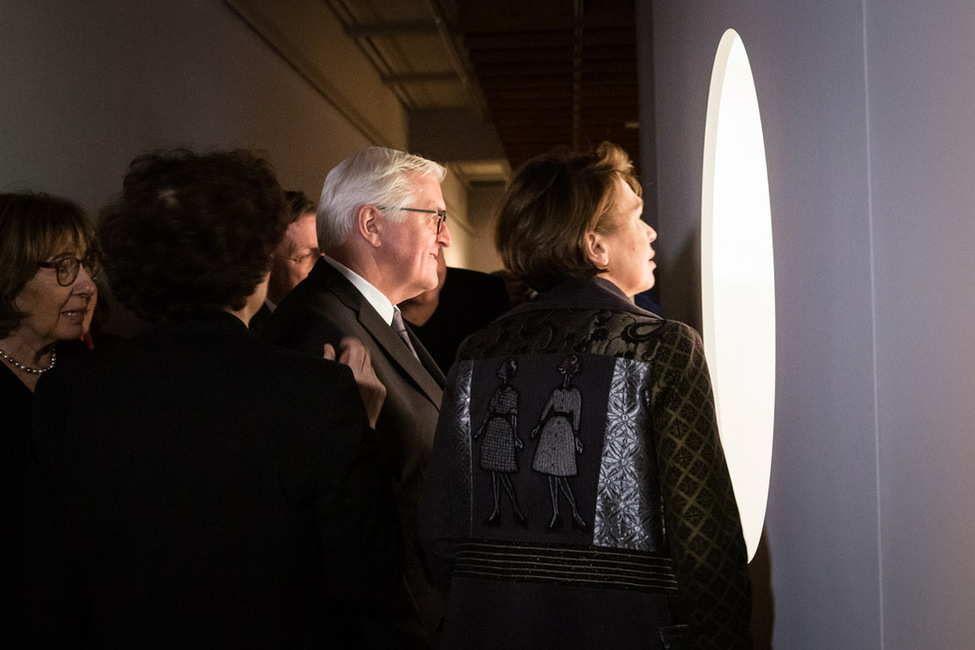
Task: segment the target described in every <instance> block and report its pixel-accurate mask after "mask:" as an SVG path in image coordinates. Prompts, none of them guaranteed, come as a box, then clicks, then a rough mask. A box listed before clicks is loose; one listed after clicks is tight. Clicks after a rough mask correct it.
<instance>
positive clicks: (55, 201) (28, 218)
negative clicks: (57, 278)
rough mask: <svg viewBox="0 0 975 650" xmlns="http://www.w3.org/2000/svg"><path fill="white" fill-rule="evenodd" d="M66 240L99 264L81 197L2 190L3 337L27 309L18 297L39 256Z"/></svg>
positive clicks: (0, 271)
mask: <svg viewBox="0 0 975 650" xmlns="http://www.w3.org/2000/svg"><path fill="white" fill-rule="evenodd" d="M62 246H68V247H74V248H77V250H78V254H79V255H81V256H82V257H83V258H85V259H87V260H88V261H87V262H86V263H89V264H91V265H92V266H94V267H95V269H97V267H98V262H99V257H100V250H99V248H98V242H97V241H96V239H95V226H93V225H92V223H91V221H90V220H89V219H88V215H87V214H85V211H84V210H82V209H81V207H80V206H79V205H78V204H77V203H75V202H74V201H70V200H68V199H65V198H61V197H59V196H51V195H49V194H38V193H34V192H9V193H6V192H5V193H2V194H0V338H2V337H5V336H8V335H9V334H10V332H12V331H14V330H15V329H17V327H18V326H19V325H20V320H21V319H22V318H23V317H24V316H26V315H27V314H25V313H24V312H21V311H20V310H18V309H17V307H16V306H15V305H14V301H15V300H16V298H17V295H18V294H19V293H20V291H21V289H23V288H24V285H25V284H27V282H28V281H29V280H30V279H31V278H33V277H34V275H35V274H36V273H37V268H38V267H37V264H38V262H43V261H45V260H46V259H47V258H48V257H50V256H51V255H54V254H55V253H57V252H58V248H59V247H62ZM88 272H89V274H91V273H93V272H95V271H94V269H92V268H88Z"/></svg>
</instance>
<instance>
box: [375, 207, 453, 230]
mask: <svg viewBox="0 0 975 650" xmlns="http://www.w3.org/2000/svg"><path fill="white" fill-rule="evenodd" d="M376 207H377V208H379V209H380V210H388V209H389V206H385V205H377V206H376ZM400 210H401V211H403V212H425V213H427V214H435V215H437V234H438V235H439V234H440V231H441V230H443V224H444V222H445V221H446V220H447V211H446V210H422V209H420V208H400Z"/></svg>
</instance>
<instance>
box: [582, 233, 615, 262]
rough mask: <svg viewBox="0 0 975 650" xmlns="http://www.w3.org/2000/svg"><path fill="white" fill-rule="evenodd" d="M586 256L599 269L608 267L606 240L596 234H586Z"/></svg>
mask: <svg viewBox="0 0 975 650" xmlns="http://www.w3.org/2000/svg"><path fill="white" fill-rule="evenodd" d="M586 255H587V256H588V257H589V261H590V262H592V263H593V264H595V265H596V266H597V267H599V268H600V269H604V270H605V269H606V268H608V267H609V250H608V249H607V247H606V240H605V239H604V238H603V237H602V235H600V234H599V233H597V232H589V233H586Z"/></svg>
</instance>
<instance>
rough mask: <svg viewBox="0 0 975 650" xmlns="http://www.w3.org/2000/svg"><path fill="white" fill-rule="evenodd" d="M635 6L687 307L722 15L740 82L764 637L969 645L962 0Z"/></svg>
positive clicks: (970, 370) (967, 155) (972, 100)
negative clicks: (765, 502)
mask: <svg viewBox="0 0 975 650" xmlns="http://www.w3.org/2000/svg"><path fill="white" fill-rule="evenodd" d="M639 17H640V19H641V28H642V29H643V30H646V32H647V36H648V37H649V36H650V35H651V30H652V37H653V40H654V50H653V51H654V55H655V61H654V75H655V80H656V84H655V88H654V94H655V97H653V101H654V105H655V107H656V111H657V114H656V131H655V134H654V136H655V138H656V141H657V147H656V151H657V170H658V173H657V183H658V187H657V194H658V217H657V219H658V226H659V227H658V230H659V236H660V238H659V240H658V244H657V248H658V249H659V254H658V259H659V261H660V263H661V264H660V270H659V283H660V292H661V301H662V303H663V306H664V309H665V310H666V312H667V313H668V315H670V316H673V317H676V318H680V319H683V320H686V321H688V322H691V323H693V324H694V325H696V326H700V306H699V300H700V272H699V264H700V244H699V237H700V228H699V219H700V207H701V206H700V201H701V169H702V153H703V135H704V124H705V112H706V107H707V93H708V87H709V82H710V74H711V65H712V63H713V57H714V54H715V50H716V48H717V45H718V42H719V40H720V38H721V35H722V34H723V32H724V30H725V29H727V28H733V29H735V30H736V31H738V32H739V34H740V35H741V37H742V40H743V42H744V45H745V48H746V49H747V51H748V55H749V58H750V60H751V64H752V70H753V74H754V77H755V85H756V90H757V92H758V98H759V104H760V109H761V113H762V124H763V129H764V134H765V143H766V155H767V160H768V170H769V190H770V199H771V210H772V227H773V240H774V246H775V273H776V318H777V332H776V340H777V369H776V372H777V384H776V418H775V442H774V449H773V461H772V481H771V486H770V495H769V509H768V513H767V517H766V530H765V538H764V547H763V548H762V549H761V551H760V554H759V556H758V557H757V558H756V560H755V562H754V563H753V564H754V565H757V566H754V567H753V569H754V570H753V577H754V578H755V589H756V596H757V602H758V603H759V607H758V608H757V609H758V611H757V612H756V617H755V619H756V629H757V631H758V638H759V640H760V641H762V642H763V643H764V644H766V645H767V644H768V641H769V637H770V639H771V642H772V645H774V647H777V648H784V649H787V650H792V649H798V648H849V649H852V650H863V649H870V648H883V649H884V650H892V649H901V648H903V649H916V648H968V647H972V641H971V639H972V638H975V617H972V616H971V615H970V613H969V612H968V611H967V610H970V603H971V602H972V601H973V600H975V554H973V552H972V551H971V546H972V540H973V539H975V507H973V505H972V497H973V496H975V472H972V471H970V469H969V468H970V466H971V465H972V463H973V461H975V436H973V435H972V433H973V429H975V425H973V422H975V400H973V399H972V398H971V393H972V388H973V387H975V342H973V341H972V337H971V336H970V335H969V334H968V332H967V329H968V327H967V318H968V316H969V313H970V312H971V307H970V305H971V304H972V303H973V300H972V299H973V292H975V287H973V282H975V273H973V271H975V268H973V267H975V261H973V260H975V255H973V254H972V250H973V248H975V228H973V227H972V208H973V205H975V200H973V199H975V183H973V182H972V174H973V172H975V142H973V140H975V127H973V126H972V120H973V112H972V109H973V107H975V75H972V74H971V67H972V63H973V62H972V50H973V48H972V45H971V43H972V40H971V34H972V33H975V5H973V4H972V3H962V2H948V1H947V0H936V1H934V2H928V3H916V2H910V1H909V0H886V1H884V0H865V1H864V2H853V1H851V0H821V1H819V2H808V1H803V0H777V1H776V2H771V1H764V2H760V1H747V0H738V1H737V2H734V3H715V2H710V1H702V0H684V1H682V2H675V1H668V0H659V1H657V2H654V3H653V14H652V21H651V20H650V16H649V14H648V12H647V11H645V10H644V11H641V12H640V14H639ZM648 101H649V98H648ZM744 316H745V317H747V315H744Z"/></svg>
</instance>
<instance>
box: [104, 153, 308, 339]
mask: <svg viewBox="0 0 975 650" xmlns="http://www.w3.org/2000/svg"><path fill="white" fill-rule="evenodd" d="M289 221H290V215H289V214H288V206H287V203H286V202H285V199H284V192H283V191H282V189H281V186H280V185H279V184H278V181H277V179H276V178H275V176H274V171H273V170H272V169H271V166H270V164H269V163H268V162H267V161H265V160H263V159H261V158H258V157H257V156H255V155H253V154H252V153H249V152H247V151H231V152H216V153H207V154H195V153H193V152H190V151H186V150H182V149H180V150H176V151H172V152H162V153H160V152H157V153H150V154H146V155H143V156H140V157H138V158H136V159H135V160H134V161H132V164H131V165H130V166H129V172H128V174H126V176H125V181H124V183H123V186H122V194H121V195H120V196H119V197H118V198H117V199H116V200H115V201H113V202H112V203H111V204H109V205H108V206H106V207H105V209H104V210H102V213H101V226H100V228H99V236H100V238H101V242H102V247H103V249H104V251H105V271H106V274H107V275H108V280H109V284H110V286H111V288H112V291H113V293H114V294H115V296H116V297H117V298H118V299H119V301H120V302H122V304H124V305H126V306H127V307H129V308H131V309H134V310H135V312H136V313H137V314H139V315H140V316H142V317H143V318H147V319H149V320H157V319H159V318H164V317H165V318H181V317H185V316H187V315H190V314H200V313H205V312H213V311H222V310H225V309H228V308H230V309H241V308H242V307H243V306H244V305H245V304H246V300H247V297H248V296H250V295H251V294H252V293H253V292H254V289H255V288H256V287H257V285H258V284H260V282H261V281H262V280H263V279H264V276H265V275H266V274H267V273H268V269H269V268H270V259H271V253H272V252H273V251H274V249H275V248H276V247H277V245H278V243H280V241H281V238H282V237H283V235H284V231H285V229H286V228H287V227H288V222H289Z"/></svg>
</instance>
